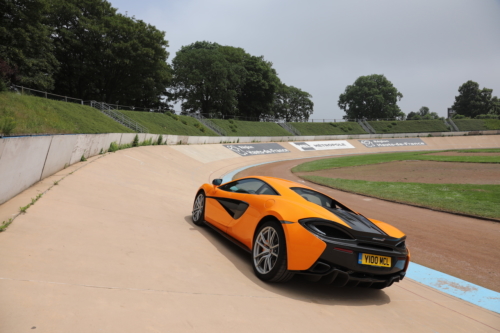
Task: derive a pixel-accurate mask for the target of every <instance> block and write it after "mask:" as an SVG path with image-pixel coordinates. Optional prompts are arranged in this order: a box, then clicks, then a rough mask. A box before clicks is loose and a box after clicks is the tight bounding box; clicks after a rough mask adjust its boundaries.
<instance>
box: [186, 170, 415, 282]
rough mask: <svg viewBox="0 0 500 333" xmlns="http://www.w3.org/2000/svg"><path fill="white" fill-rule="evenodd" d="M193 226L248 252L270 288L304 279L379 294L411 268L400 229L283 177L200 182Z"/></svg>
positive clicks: (261, 277)
mask: <svg viewBox="0 0 500 333" xmlns="http://www.w3.org/2000/svg"><path fill="white" fill-rule="evenodd" d="M193 222H194V223H195V224H196V225H200V226H201V225H204V224H206V225H208V226H210V227H212V228H213V229H215V230H216V231H218V232H220V233H221V234H222V235H224V236H225V237H226V238H228V239H229V240H231V241H233V242H234V243H235V244H237V245H238V246H240V247H242V248H243V249H245V250H246V251H248V252H249V253H251V256H252V265H253V269H254V271H255V274H256V275H257V277H259V278H260V279H261V280H264V281H269V282H285V281H288V280H289V279H291V278H292V277H293V276H294V275H296V274H301V275H304V276H305V277H306V278H307V279H308V280H310V281H321V282H324V283H327V284H332V285H335V286H339V287H343V286H359V287H370V288H377V289H382V288H385V287H388V286H390V285H392V284H393V283H394V282H399V281H401V280H402V279H403V278H404V276H405V273H406V270H407V268H408V264H409V262H410V251H409V250H408V248H407V247H406V244H405V240H406V235H405V234H404V233H402V232H401V231H399V230H398V229H397V228H395V227H393V226H391V225H389V224H387V223H384V222H381V221H377V220H374V219H369V218H366V217H365V216H363V215H361V214H360V213H358V212H356V211H354V210H352V209H350V208H349V207H347V206H345V205H343V204H342V203H340V202H338V201H337V200H335V199H334V198H331V197H329V196H327V195H325V194H323V193H320V192H318V191H316V190H314V189H312V188H310V187H307V186H305V185H303V184H299V183H295V182H292V181H289V180H285V179H280V178H273V177H261V176H250V177H244V178H241V179H237V180H233V181H230V182H227V183H225V184H222V179H214V180H213V182H212V184H203V185H202V186H201V187H200V188H199V190H198V192H197V193H196V197H195V200H194V206H193Z"/></svg>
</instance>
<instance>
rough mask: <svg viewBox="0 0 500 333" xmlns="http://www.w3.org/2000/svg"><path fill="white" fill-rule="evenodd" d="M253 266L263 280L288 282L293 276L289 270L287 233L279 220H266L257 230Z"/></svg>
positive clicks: (256, 273) (254, 241) (253, 250)
mask: <svg viewBox="0 0 500 333" xmlns="http://www.w3.org/2000/svg"><path fill="white" fill-rule="evenodd" d="M266 237H267V239H266ZM273 246H276V247H274V248H273ZM252 266H253V270H254V272H255V275H257V277H258V278H259V279H261V280H263V281H267V282H286V281H288V280H290V279H291V278H292V277H293V273H292V272H290V271H288V270H287V255H286V239H285V233H284V232H283V228H282V227H281V225H280V224H279V223H278V222H277V221H267V222H264V223H263V224H261V225H260V226H259V228H258V229H257V231H256V232H255V236H254V240H253V249H252Z"/></svg>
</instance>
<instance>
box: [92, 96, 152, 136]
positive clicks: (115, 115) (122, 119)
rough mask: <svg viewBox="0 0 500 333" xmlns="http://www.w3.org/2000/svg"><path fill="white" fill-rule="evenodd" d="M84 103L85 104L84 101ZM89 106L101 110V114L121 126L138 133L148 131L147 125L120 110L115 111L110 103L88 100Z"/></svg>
mask: <svg viewBox="0 0 500 333" xmlns="http://www.w3.org/2000/svg"><path fill="white" fill-rule="evenodd" d="M84 104H87V103H85V102H84ZM87 105H89V106H91V107H93V108H95V109H97V110H99V111H101V112H102V113H103V114H105V115H106V116H108V117H110V118H111V119H113V120H114V121H116V122H118V123H120V124H122V125H123V126H126V127H128V128H130V129H131V130H133V131H135V132H139V133H148V132H149V130H148V128H147V127H145V126H142V125H141V124H139V123H138V122H136V121H134V120H132V119H131V118H129V117H127V116H126V115H124V114H123V113H121V112H118V111H115V110H114V109H113V108H112V107H111V106H110V105H108V104H106V103H103V102H97V101H90V102H88V104H87Z"/></svg>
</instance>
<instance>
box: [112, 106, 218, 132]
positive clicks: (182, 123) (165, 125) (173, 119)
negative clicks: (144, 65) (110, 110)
mask: <svg viewBox="0 0 500 333" xmlns="http://www.w3.org/2000/svg"><path fill="white" fill-rule="evenodd" d="M119 112H121V113H123V114H124V115H126V116H127V117H129V118H131V119H133V120H134V121H136V122H138V123H139V124H141V125H143V126H146V127H147V128H148V130H149V133H152V134H174V135H192V136H217V134H216V133H214V132H213V131H212V130H211V129H209V128H207V127H205V126H204V125H203V124H201V123H200V122H199V121H198V120H196V119H194V118H193V117H188V116H177V115H171V114H164V113H155V112H138V111H119Z"/></svg>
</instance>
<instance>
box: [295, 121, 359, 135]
mask: <svg viewBox="0 0 500 333" xmlns="http://www.w3.org/2000/svg"><path fill="white" fill-rule="evenodd" d="M288 125H291V126H293V127H295V128H296V129H297V130H298V131H299V132H300V134H301V135H347V134H367V133H366V132H365V131H364V130H363V128H362V127H361V126H360V125H359V124H358V123H356V122H343V123H288Z"/></svg>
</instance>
